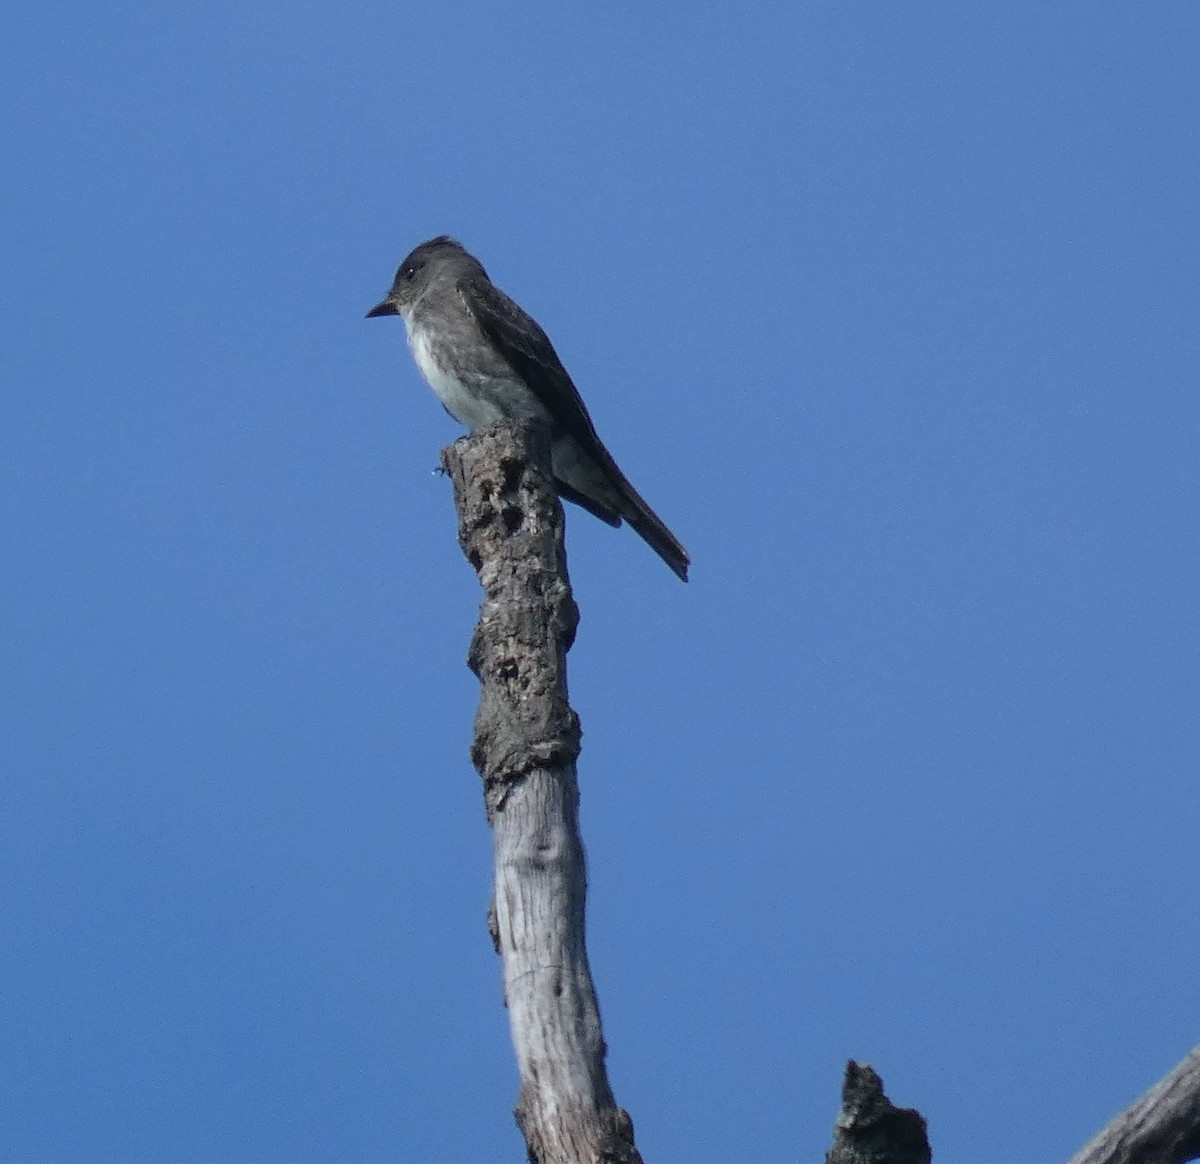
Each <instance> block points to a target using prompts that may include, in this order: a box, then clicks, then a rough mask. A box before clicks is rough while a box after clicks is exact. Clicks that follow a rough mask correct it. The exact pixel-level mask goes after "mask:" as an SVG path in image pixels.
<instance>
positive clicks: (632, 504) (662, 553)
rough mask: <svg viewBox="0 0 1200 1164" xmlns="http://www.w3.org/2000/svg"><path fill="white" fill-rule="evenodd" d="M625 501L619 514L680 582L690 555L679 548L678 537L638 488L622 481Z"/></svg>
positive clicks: (684, 576)
mask: <svg viewBox="0 0 1200 1164" xmlns="http://www.w3.org/2000/svg"><path fill="white" fill-rule="evenodd" d="M622 484H623V485H624V487H625V488H624V490H623V493H624V497H623V498H622V500H623V501H624V502H625V503H626V504H625V505H624V506H623V507H622V510H621V516H622V517H624V518H625V520H626V521H627V522H629V524H630V526H631V527H632V529H633V530H634V531H635V532H636V533H637V535H638V536H639V537H640V538H641V539H642V541H644V542H645V543H646V545H648V546H649V547H650V548H651V549H652V550H653V551H654V552H655V553H656V554H657V555H658V556H659V557H660V558H662V560H663V561H664V562H666V564H667V565H668V566H670V567H671V569H672V570H674V571H675V573H676V574H678V575H679V577H680V578H682V579H683V581H684V582H686V581H687V580H688V566H690V565H691V564H692V559H691V558H689V557H688V552H687V550H685V549H684V548H683V545H682V543H681V542H680V541H679V539H678V538H677V537H676V536H675V535H674V534H673V533H672V532H671V531H670V530H669V529H667V525H666V522H664V521H663V519H662V518H661V517H659V516H658V514H657V513H655V512H654V510H653V509H651V508H650V506H648V505H647V504H646V502H645V501H644V500H643V499H642V496H641V494H640V493H638V491H637V490H636V489H635V488H634V487H633V486H632V485H630V484H629V482H628V481H623V482H622Z"/></svg>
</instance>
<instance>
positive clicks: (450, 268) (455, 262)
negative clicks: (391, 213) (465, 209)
mask: <svg viewBox="0 0 1200 1164" xmlns="http://www.w3.org/2000/svg"><path fill="white" fill-rule="evenodd" d="M460 268H461V269H462V271H463V272H466V271H467V270H469V269H471V268H479V269H480V270H482V268H481V267H479V262H478V260H476V259H475V258H473V257H472V256H471V254H470V253H469V252H468V251H467V250H466V249H465V248H464V247H463V246H462V244H461V243H457V242H455V241H454V239H452V238H451V237H450V236H449V235H445V234H440V235H438V237H437V238H431V239H430V240H429V241H428V242H423V243H422V244H421V245H420V246H419V247H417V248H416V249H415V250H414V251H412V252H411V253H410V254H409V255H408V257H407V258H406V259H405V260H404V262H402V263H401V264H400V267H399V269H398V270H397V271H396V278H395V281H394V282H393V283H392V289H391V290H390V291H389V292H388V293H387V298H386V299H384V300H383V302H382V303H377V304H376V305H375V306H374V307H372V308H371V310H370V311H368V312H367V318H368V319H373V318H375V317H377V316H380V315H407V314H408V312H409V310H410V309H411V307H412V305H413V304H414V303H415V302H416V301H417V300H418V299H419V298H420V297H421V295H422V294H424V292H425V290H426V289H427V288H428V287H429V285H430V283H432V282H433V280H434V279H435V278H436V277H437V276H438V275H440V274H443V273H450V274H454V275H457V274H458V272H459V269H460Z"/></svg>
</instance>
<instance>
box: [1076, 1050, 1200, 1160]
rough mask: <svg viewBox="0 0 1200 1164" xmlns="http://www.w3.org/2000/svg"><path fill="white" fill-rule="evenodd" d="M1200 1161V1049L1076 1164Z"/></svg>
mask: <svg viewBox="0 0 1200 1164" xmlns="http://www.w3.org/2000/svg"><path fill="white" fill-rule="evenodd" d="M1197 1158H1200V1047H1196V1048H1195V1049H1194V1050H1193V1051H1192V1053H1191V1054H1190V1055H1188V1056H1187V1058H1186V1059H1184V1060H1183V1062H1182V1063H1180V1064H1179V1066H1177V1067H1176V1068H1175V1069H1174V1070H1173V1071H1172V1072H1171V1073H1170V1074H1169V1075H1167V1076H1166V1077H1165V1078H1164V1079H1162V1080H1161V1081H1159V1082H1158V1083H1156V1084H1155V1085H1154V1086H1153V1087H1152V1088H1151V1089H1150V1090H1149V1091H1148V1092H1146V1094H1145V1095H1143V1096H1142V1098H1141V1099H1139V1100H1138V1101H1137V1102H1136V1103H1134V1104H1133V1105H1132V1106H1131V1107H1129V1108H1127V1109H1126V1110H1125V1111H1123V1112H1122V1113H1121V1114H1120V1115H1119V1116H1117V1118H1116V1119H1114V1120H1113V1121H1112V1122H1111V1123H1110V1124H1109V1125H1108V1126H1107V1127H1105V1128H1104V1129H1103V1130H1102V1131H1101V1132H1100V1134H1099V1135H1097V1136H1096V1137H1095V1139H1093V1140H1092V1141H1091V1142H1090V1143H1088V1144H1086V1145H1085V1146H1084V1147H1083V1148H1082V1149H1081V1150H1080V1151H1079V1152H1078V1153H1077V1154H1076V1155H1074V1156H1072V1157H1071V1161H1070V1164H1183V1162H1184V1161H1185V1160H1195V1159H1197Z"/></svg>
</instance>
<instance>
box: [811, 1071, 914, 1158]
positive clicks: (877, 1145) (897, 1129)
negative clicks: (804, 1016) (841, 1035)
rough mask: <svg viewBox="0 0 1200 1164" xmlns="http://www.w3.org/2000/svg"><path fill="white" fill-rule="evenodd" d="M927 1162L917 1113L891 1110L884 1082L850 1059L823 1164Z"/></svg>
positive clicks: (906, 1110) (908, 1109)
mask: <svg viewBox="0 0 1200 1164" xmlns="http://www.w3.org/2000/svg"><path fill="white" fill-rule="evenodd" d="M931 1159H932V1155H931V1153H930V1150H929V1139H928V1137H927V1136H926V1134H925V1119H924V1117H923V1116H922V1115H921V1113H920V1112H918V1111H913V1110H912V1109H911V1108H902V1107H896V1106H894V1105H893V1104H892V1102H891V1100H889V1099H888V1097H887V1096H886V1095H884V1093H883V1080H882V1079H880V1078H879V1076H878V1075H877V1074H876V1073H875V1072H874V1071H873V1070H872V1069H871V1068H870V1067H868V1066H867V1065H866V1064H865V1063H855V1062H854V1060H853V1059H851V1060H850V1062H849V1063H847V1064H846V1078H845V1081H844V1082H843V1084H842V1109H841V1111H839V1112H838V1118H837V1122H836V1123H835V1124H834V1125H833V1147H832V1148H830V1149H829V1151H828V1152H826V1153H825V1164H929V1162H930V1160H931Z"/></svg>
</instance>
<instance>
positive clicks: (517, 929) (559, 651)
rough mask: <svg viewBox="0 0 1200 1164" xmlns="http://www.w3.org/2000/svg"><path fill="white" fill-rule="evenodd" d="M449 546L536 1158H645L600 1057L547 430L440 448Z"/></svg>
mask: <svg viewBox="0 0 1200 1164" xmlns="http://www.w3.org/2000/svg"><path fill="white" fill-rule="evenodd" d="M442 464H443V465H444V466H445V468H446V471H447V472H448V473H449V475H450V477H451V480H452V481H453V483H454V501H455V506H456V508H457V510H458V523H459V525H458V530H459V535H458V536H459V543H460V545H461V546H462V548H463V552H464V553H465V554H466V556H467V559H468V561H469V562H470V563H471V565H472V566H473V567H474V568H475V571H476V573H477V574H478V576H479V582H480V585H481V586H482V587H483V592H484V599H483V604H482V606H481V608H480V612H479V622H478V625H477V626H476V628H475V635H474V638H473V640H472V642H471V649H470V654H469V656H468V662H469V664H470V666H471V669H472V670H473V671H474V672H475V674H476V675H478V677H479V682H480V685H481V696H480V701H479V710H478V713H477V715H476V718H475V735H474V741H473V743H472V747H471V758H472V760H473V761H474V763H475V767H476V768H477V769H478V771H479V774H480V775H481V776H482V777H483V786H484V804H485V807H486V809H487V817H488V823H489V824H490V825H491V827H492V833H493V853H494V859H495V886H494V890H495V896H494V898H493V901H492V909H491V911H490V917H489V929H490V930H491V933H492V938H493V941H494V942H495V945H496V949H497V951H498V952H499V954H500V957H501V961H502V965H503V978H504V1000H505V1004H506V1005H507V1007H508V1013H509V1022H510V1026H511V1028H512V1039H513V1046H514V1049H515V1050H516V1056H517V1064H518V1067H519V1069H520V1074H521V1090H520V1096H519V1098H518V1101H517V1108H516V1113H515V1114H516V1118H517V1124H518V1126H519V1127H520V1129H521V1132H522V1134H523V1135H524V1137H525V1144H526V1148H527V1150H528V1153H529V1159H530V1161H532V1162H533V1164H601V1162H602V1161H603V1162H604V1164H641V1156H640V1155H639V1154H638V1150H637V1148H636V1147H635V1146H634V1141H633V1125H632V1123H631V1122H630V1119H629V1116H628V1114H627V1113H626V1112H624V1111H623V1110H622V1109H621V1108H619V1107H618V1106H617V1104H616V1101H615V1099H614V1098H613V1093H612V1089H611V1088H610V1086H609V1082H608V1075H607V1072H606V1070H605V1066H604V1057H605V1050H606V1049H605V1045H604V1038H603V1034H602V1032H601V1027H600V1010H599V1006H598V1004H597V1001H596V993H595V990H594V988H593V985H592V978H591V972H590V970H589V968H588V959H587V948H586V943H585V940H584V901H585V896H586V891H587V881H586V871H585V867H584V852H583V842H582V840H581V839H580V835H579V813H578V803H579V788H578V784H577V782H576V777H575V760H576V757H577V756H578V755H579V739H580V732H579V720H578V718H577V717H576V715H575V713H574V711H572V710H571V707H570V705H569V703H568V702H567V666H566V658H567V651H568V650H569V649H570V647H571V643H572V641H573V640H574V637H575V627H576V624H577V622H578V617H579V615H578V610H577V608H576V606H575V601H574V599H573V598H572V596H571V588H570V583H569V581H568V579H567V567H566V557H565V553H564V549H563V513H562V506H561V505H560V504H559V501H558V498H557V497H556V496H555V493H554V490H553V487H552V485H551V481H550V476H549V473H548V471H547V469H546V466H547V465H548V464H549V445H548V443H547V440H546V435H545V433H544V432H543V431H542V430H540V429H539V428H537V427H536V426H532V425H529V424H526V423H521V422H512V421H504V422H501V423H498V424H493V425H489V426H488V427H487V428H484V429H481V430H480V431H479V432H477V433H474V434H472V435H471V436H469V437H464V438H462V439H461V440H459V441H456V442H455V443H454V444H453V445H451V446H450V447H449V448H446V449H444V450H443V451H442Z"/></svg>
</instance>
